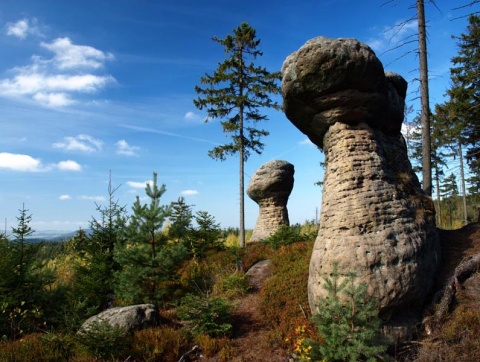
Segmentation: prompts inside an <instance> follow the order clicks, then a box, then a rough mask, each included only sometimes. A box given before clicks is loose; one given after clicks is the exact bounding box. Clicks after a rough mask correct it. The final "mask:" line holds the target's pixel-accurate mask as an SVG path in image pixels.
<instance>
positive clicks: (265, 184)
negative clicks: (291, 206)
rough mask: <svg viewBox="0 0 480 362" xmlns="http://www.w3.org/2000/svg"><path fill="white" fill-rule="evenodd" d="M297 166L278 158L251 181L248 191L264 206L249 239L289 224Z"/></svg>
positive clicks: (267, 164) (267, 233)
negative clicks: (289, 198) (290, 201)
mask: <svg viewBox="0 0 480 362" xmlns="http://www.w3.org/2000/svg"><path fill="white" fill-rule="evenodd" d="M294 173H295V170H294V167H293V165H292V164H291V163H289V162H287V161H280V160H274V161H270V162H267V163H265V164H263V165H262V166H260V168H259V169H258V170H257V171H255V173H254V174H253V176H252V178H251V179H250V183H249V185H248V189H247V194H248V196H250V198H251V199H252V200H253V201H255V202H256V203H257V204H258V206H259V207H260V211H259V215H258V219H257V223H256V224H255V229H254V230H253V234H252V236H251V237H250V240H249V242H255V241H260V240H262V239H265V238H268V237H269V236H270V235H272V234H273V233H275V232H276V231H277V230H278V229H279V228H280V226H281V225H289V220H288V210H287V202H288V197H289V196H290V193H291V192H292V189H293V174H294Z"/></svg>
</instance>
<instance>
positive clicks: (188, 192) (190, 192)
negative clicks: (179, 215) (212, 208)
mask: <svg viewBox="0 0 480 362" xmlns="http://www.w3.org/2000/svg"><path fill="white" fill-rule="evenodd" d="M181 194H182V195H184V196H195V195H198V191H197V190H184V191H182V192H181Z"/></svg>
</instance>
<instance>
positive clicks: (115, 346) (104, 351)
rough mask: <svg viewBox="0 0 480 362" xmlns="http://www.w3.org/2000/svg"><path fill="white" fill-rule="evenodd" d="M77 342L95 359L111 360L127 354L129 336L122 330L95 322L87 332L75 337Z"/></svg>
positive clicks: (129, 341)
mask: <svg viewBox="0 0 480 362" xmlns="http://www.w3.org/2000/svg"><path fill="white" fill-rule="evenodd" d="M77 340H78V341H79V342H80V343H81V344H82V345H83V346H84V347H85V348H86V349H87V351H88V352H89V353H90V354H91V355H92V356H94V357H95V358H99V359H101V360H111V359H117V358H120V357H124V356H125V355H126V354H127V352H128V350H129V349H130V343H131V336H130V335H128V334H127V333H126V332H125V330H124V329H123V328H120V327H116V326H112V325H110V324H109V323H107V322H98V321H95V322H93V323H92V324H91V325H90V326H89V328H88V329H87V330H84V331H82V332H81V333H79V334H78V335H77Z"/></svg>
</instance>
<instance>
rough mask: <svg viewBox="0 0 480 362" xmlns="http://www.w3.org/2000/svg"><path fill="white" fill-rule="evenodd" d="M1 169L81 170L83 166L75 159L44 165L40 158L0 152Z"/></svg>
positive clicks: (30, 170)
mask: <svg viewBox="0 0 480 362" xmlns="http://www.w3.org/2000/svg"><path fill="white" fill-rule="evenodd" d="M0 169H6V170H11V171H20V172H47V171H52V170H54V169H58V170H61V171H81V170H82V166H81V165H80V164H78V163H77V162H75V161H71V160H68V161H60V162H59V163H57V164H48V165H44V164H43V163H42V161H41V160H40V159H38V158H33V157H32V156H29V155H23V154H18V153H8V152H0Z"/></svg>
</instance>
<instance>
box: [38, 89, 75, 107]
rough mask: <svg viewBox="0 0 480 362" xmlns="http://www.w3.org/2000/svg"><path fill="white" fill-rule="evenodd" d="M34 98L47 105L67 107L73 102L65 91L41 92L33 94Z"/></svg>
mask: <svg viewBox="0 0 480 362" xmlns="http://www.w3.org/2000/svg"><path fill="white" fill-rule="evenodd" d="M33 99H34V100H36V101H38V102H39V103H42V104H44V105H45V106H47V107H65V106H68V105H70V104H72V103H73V101H72V100H71V99H70V98H69V97H68V95H67V94H65V93H43V92H39V93H36V94H34V95H33Z"/></svg>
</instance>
